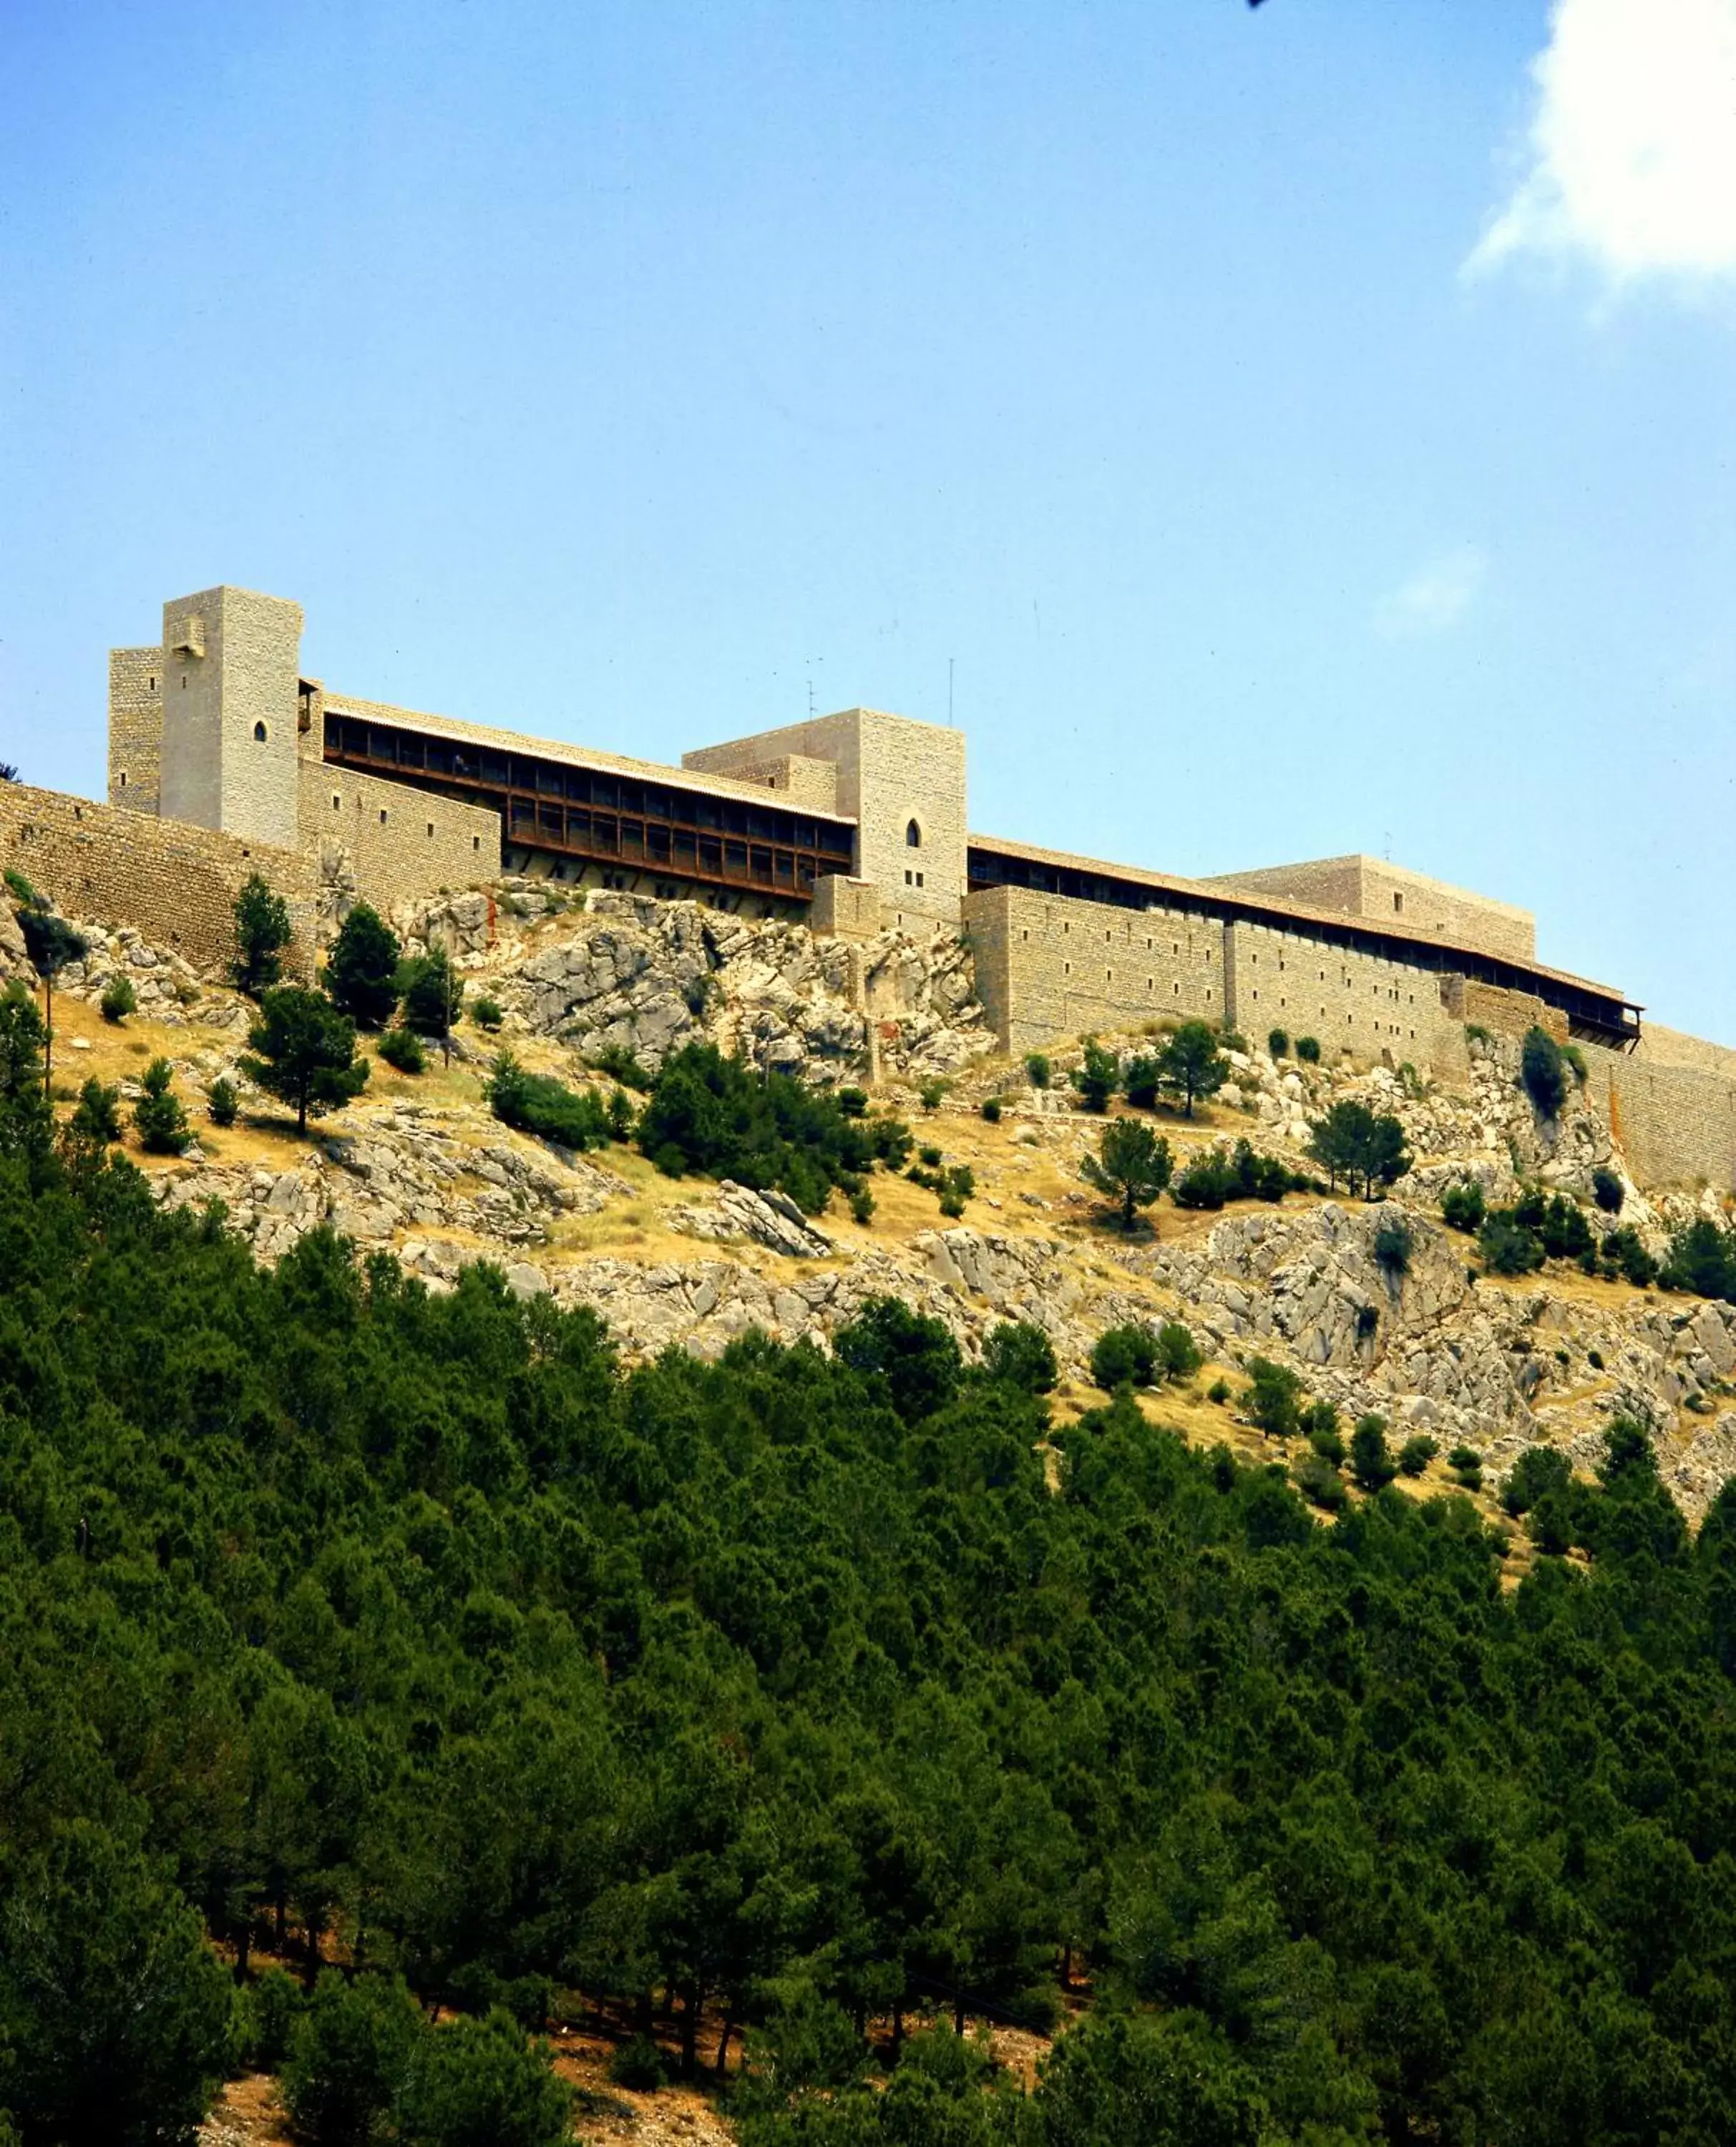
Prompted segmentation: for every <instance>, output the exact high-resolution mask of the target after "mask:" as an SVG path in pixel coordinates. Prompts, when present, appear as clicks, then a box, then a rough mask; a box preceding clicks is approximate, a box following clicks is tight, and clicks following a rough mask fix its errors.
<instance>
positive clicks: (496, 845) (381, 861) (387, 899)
mask: <svg viewBox="0 0 1736 2147" xmlns="http://www.w3.org/2000/svg"><path fill="white" fill-rule="evenodd" d="M300 775H301V843H302V848H303V849H304V850H306V851H307V852H308V853H310V855H313V856H314V857H317V858H320V860H321V870H322V875H323V878H325V879H326V880H327V881H328V883H333V884H337V885H342V886H346V887H351V886H353V888H354V890H355V892H356V893H358V894H359V895H361V896H363V898H365V899H366V900H368V902H371V903H373V905H374V907H375V908H377V909H378V910H380V911H382V912H384V911H386V910H388V909H390V908H393V907H394V905H396V904H397V903H403V902H418V901H421V900H423V898H425V897H427V896H429V895H433V894H439V893H443V892H446V893H458V892H460V891H461V890H462V889H463V888H468V887H474V886H476V885H477V884H478V883H480V882H482V881H483V880H492V879H498V878H499V876H500V869H501V857H500V815H499V814H498V813H490V812H488V811H487V810H485V809H484V808H483V807H481V806H478V805H461V804H459V803H458V801H457V800H456V799H455V798H438V797H435V796H434V795H433V793H430V792H428V791H425V790H416V789H413V788H411V786H410V785H409V784H408V783H389V782H388V781H386V780H385V778H383V777H381V776H377V775H361V774H358V773H353V771H352V770H350V769H348V768H329V767H327V766H326V765H325V764H324V763H323V762H320V761H315V760H304V761H303V762H302V763H301V764H300Z"/></svg>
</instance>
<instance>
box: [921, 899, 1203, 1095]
mask: <svg viewBox="0 0 1736 2147" xmlns="http://www.w3.org/2000/svg"><path fill="white" fill-rule="evenodd" d="M964 918H965V928H966V931H967V932H968V935H969V938H970V943H971V949H972V953H973V955H974V957H975V959H976V969H977V996H978V998H979V999H980V1000H981V1001H982V1003H983V1008H984V1009H985V1011H986V1012H987V1013H988V1018H989V1021H990V1023H992V1024H993V1028H994V1030H995V1033H996V1034H997V1035H998V1037H999V1038H1000V1041H1001V1045H1002V1048H1003V1049H1004V1050H1006V1051H1008V1052H1011V1053H1014V1054H1017V1053H1022V1052H1026V1051H1033V1050H1036V1049H1038V1048H1040V1047H1042V1046H1043V1045H1044V1044H1047V1043H1053V1041H1054V1040H1055V1038H1058V1037H1063V1036H1084V1035H1090V1034H1093V1033H1096V1032H1098V1031H1099V1030H1101V1031H1103V1032H1106V1033H1108V1032H1113V1031H1116V1030H1124V1029H1131V1028H1138V1027H1140V1026H1141V1024H1142V1023H1145V1022H1148V1021H1154V1020H1160V1019H1162V1018H1164V1017H1165V1016H1170V1017H1174V1018H1189V1017H1193V1016H1195V1015H1198V1016H1200V1017H1202V1018H1204V1019H1206V1020H1208V1021H1213V1022H1217V1021H1221V1020H1223V1015H1224V998H1223V994H1224V983H1223V927H1222V926H1221V925H1219V924H1218V923H1216V922H1215V921H1213V920H1212V919H1210V918H1201V917H1198V916H1190V915H1189V914H1188V913H1186V912H1184V911H1180V910H1168V909H1150V910H1143V911H1139V910H1128V909H1118V908H1113V907H1112V906H1111V905H1110V904H1108V903H1100V902H1081V901H1078V900H1076V899H1074V898H1073V897H1071V896H1068V895H1058V894H1043V893H1038V892H1036V891H1035V890H1034V889H1033V888H1022V887H993V888H978V890H977V891H976V892H975V893H972V894H970V895H968V896H967V897H966V898H965V902H964Z"/></svg>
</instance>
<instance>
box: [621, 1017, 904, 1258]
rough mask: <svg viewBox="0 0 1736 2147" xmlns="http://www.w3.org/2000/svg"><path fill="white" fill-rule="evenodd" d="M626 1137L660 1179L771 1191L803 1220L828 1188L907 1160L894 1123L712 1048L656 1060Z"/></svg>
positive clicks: (687, 1048) (692, 1048) (696, 1046)
mask: <svg viewBox="0 0 1736 2147" xmlns="http://www.w3.org/2000/svg"><path fill="white" fill-rule="evenodd" d="M633 1138H634V1139H635V1140H636V1141H637V1143H638V1146H639V1148H640V1149H641V1150H642V1151H643V1154H646V1155H648V1157H649V1158H650V1159H651V1160H652V1162H653V1163H654V1164H656V1165H657V1167H658V1169H659V1170H660V1171H662V1172H663V1174H665V1175H666V1176H668V1177H671V1178H678V1177H680V1176H682V1175H683V1174H684V1173H686V1172H688V1171H698V1172H701V1173H703V1174H705V1175H706V1176H708V1177H711V1178H733V1179H736V1180H737V1181H738V1183H739V1184H743V1185H750V1186H753V1187H754V1188H755V1189H758V1190H760V1191H763V1190H764V1189H766V1188H768V1187H769V1186H773V1185H775V1186H777V1187H778V1188H779V1189H781V1190H782V1191H783V1192H785V1193H787V1194H789V1196H790V1198H791V1199H793V1200H794V1201H795V1202H796V1203H797V1204H798V1205H799V1206H800V1207H802V1208H803V1209H805V1210H806V1211H807V1212H808V1214H810V1215H817V1214H819V1213H820V1212H821V1210H822V1209H823V1208H824V1207H825V1205H826V1203H827V1201H828V1199H829V1198H830V1196H831V1193H832V1189H833V1186H834V1185H837V1184H839V1183H840V1182H841V1180H842V1179H845V1178H859V1177H860V1176H861V1175H862V1174H863V1173H864V1172H867V1171H869V1170H872V1169H873V1166H874V1164H876V1163H877V1162H879V1163H883V1164H888V1166H889V1167H891V1168H893V1169H897V1168H899V1167H900V1166H901V1165H902V1164H903V1160H904V1159H905V1158H906V1157H907V1156H908V1154H909V1153H910V1134H909V1131H908V1128H906V1127H904V1126H903V1125H901V1124H899V1123H898V1120H897V1119H884V1118H881V1119H853V1118H850V1117H848V1115H847V1114H846V1113H845V1112H844V1111H843V1109H842V1108H841V1107H840V1105H839V1104H838V1099H837V1097H836V1096H835V1095H828V1094H825V1093H824V1092H823V1091H818V1090H815V1089H808V1088H806V1087H804V1086H803V1084H802V1083H801V1082H799V1081H796V1080H793V1079H791V1077H790V1076H789V1075H788V1074H778V1073H768V1074H766V1075H765V1076H764V1078H763V1079H761V1078H760V1077H759V1076H758V1075H757V1074H755V1073H754V1072H753V1069H752V1068H750V1067H748V1065H746V1064H745V1063H743V1061H742V1060H741V1059H739V1058H725V1057H724V1055H723V1053H722V1052H720V1051H719V1050H718V1048H717V1046H716V1045H715V1044H714V1043H697V1042H696V1043H688V1044H685V1045H683V1048H681V1049H680V1050H679V1051H678V1052H677V1053H675V1054H674V1055H673V1058H669V1059H668V1061H666V1063H664V1065H663V1068H662V1070H661V1071H660V1072H659V1073H658V1076H657V1079H656V1080H655V1082H654V1083H653V1085H652V1089H651V1093H650V1094H649V1096H648V1098H647V1099H646V1102H645V1107H644V1109H643V1111H642V1112H641V1113H640V1114H639V1120H638V1127H637V1129H636V1130H635V1133H634V1135H633Z"/></svg>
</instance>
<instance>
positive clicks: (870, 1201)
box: [850, 1185, 874, 1229]
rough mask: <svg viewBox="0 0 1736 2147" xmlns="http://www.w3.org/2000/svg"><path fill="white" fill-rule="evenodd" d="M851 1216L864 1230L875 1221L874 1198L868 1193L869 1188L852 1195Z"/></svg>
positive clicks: (863, 1188)
mask: <svg viewBox="0 0 1736 2147" xmlns="http://www.w3.org/2000/svg"><path fill="white" fill-rule="evenodd" d="M850 1214H851V1217H852V1219H853V1220H854V1221H856V1222H858V1223H860V1224H862V1226H863V1229H867V1228H868V1224H870V1223H872V1222H873V1219H874V1196H873V1194H872V1193H870V1192H869V1191H868V1188H867V1186H865V1185H864V1186H863V1187H862V1188H861V1189H860V1190H859V1191H858V1192H855V1193H853V1194H851V1195H850Z"/></svg>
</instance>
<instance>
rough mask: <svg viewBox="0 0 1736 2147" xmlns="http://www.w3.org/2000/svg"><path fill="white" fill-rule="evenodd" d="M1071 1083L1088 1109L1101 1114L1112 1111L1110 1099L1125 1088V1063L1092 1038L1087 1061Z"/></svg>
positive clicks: (1088, 1041)
mask: <svg viewBox="0 0 1736 2147" xmlns="http://www.w3.org/2000/svg"><path fill="white" fill-rule="evenodd" d="M1068 1080H1069V1081H1071V1082H1072V1084H1073V1087H1074V1089H1076V1090H1077V1091H1078V1099H1079V1102H1080V1104H1082V1105H1083V1107H1084V1109H1086V1110H1088V1111H1095V1112H1098V1113H1099V1114H1101V1113H1102V1112H1104V1111H1107V1110H1108V1108H1109V1099H1110V1098H1111V1097H1112V1096H1113V1094H1115V1091H1116V1090H1117V1089H1118V1088H1119V1087H1120V1086H1121V1062H1120V1060H1119V1059H1118V1058H1117V1057H1116V1056H1115V1053H1113V1051H1105V1050H1104V1049H1103V1046H1102V1045H1101V1044H1100V1043H1098V1040H1097V1038H1095V1037H1094V1036H1088V1037H1087V1038H1085V1050H1084V1057H1083V1058H1082V1059H1081V1061H1080V1063H1078V1065H1077V1066H1075V1067H1074V1068H1073V1072H1072V1073H1071V1074H1068Z"/></svg>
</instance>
